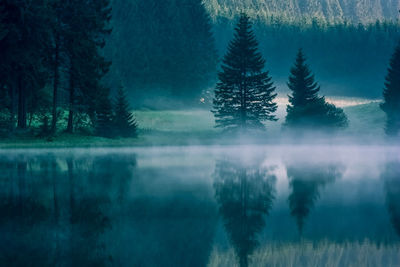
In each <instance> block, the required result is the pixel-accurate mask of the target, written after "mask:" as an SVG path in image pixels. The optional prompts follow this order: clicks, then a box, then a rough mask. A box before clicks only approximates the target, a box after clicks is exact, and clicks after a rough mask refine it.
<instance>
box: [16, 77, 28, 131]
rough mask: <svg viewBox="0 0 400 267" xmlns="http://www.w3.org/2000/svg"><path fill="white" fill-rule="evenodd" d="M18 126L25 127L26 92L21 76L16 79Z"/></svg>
mask: <svg viewBox="0 0 400 267" xmlns="http://www.w3.org/2000/svg"><path fill="white" fill-rule="evenodd" d="M18 128H20V129H26V128H27V124H26V92H25V87H24V86H23V84H22V81H21V78H19V81H18Z"/></svg>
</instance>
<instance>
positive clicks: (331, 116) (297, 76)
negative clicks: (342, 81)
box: [285, 49, 348, 129]
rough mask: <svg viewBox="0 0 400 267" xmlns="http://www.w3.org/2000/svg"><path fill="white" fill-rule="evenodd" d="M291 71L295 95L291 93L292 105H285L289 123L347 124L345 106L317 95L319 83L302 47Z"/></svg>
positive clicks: (300, 125) (303, 125)
mask: <svg viewBox="0 0 400 267" xmlns="http://www.w3.org/2000/svg"><path fill="white" fill-rule="evenodd" d="M290 72H291V76H290V77H289V82H288V84H287V85H288V87H289V89H290V90H291V91H292V95H289V105H288V106H287V109H286V110H287V115H286V122H285V125H286V126H288V127H295V128H304V129H307V128H311V127H313V128H317V129H324V128H340V127H346V126H347V124H348V121H347V117H346V115H345V114H344V112H343V110H342V109H340V108H337V107H335V106H334V105H333V104H329V103H327V102H326V101H325V97H320V96H319V95H318V93H319V91H320V87H319V85H318V84H317V83H316V82H315V78H314V75H313V74H312V73H311V71H310V69H309V67H308V65H307V64H306V59H305V57H304V55H303V52H302V50H301V49H300V50H299V52H298V54H297V58H296V63H295V65H294V67H293V68H292V69H291V71H290Z"/></svg>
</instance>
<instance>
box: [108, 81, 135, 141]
mask: <svg viewBox="0 0 400 267" xmlns="http://www.w3.org/2000/svg"><path fill="white" fill-rule="evenodd" d="M114 105H115V108H114V112H115V115H114V127H115V130H116V131H117V132H116V134H117V135H119V136H122V137H135V136H136V135H137V123H136V120H135V118H134V117H133V114H132V111H131V108H130V106H129V102H128V99H127V95H126V92H125V89H124V87H122V86H120V87H119V88H118V92H117V97H116V100H115V104H114Z"/></svg>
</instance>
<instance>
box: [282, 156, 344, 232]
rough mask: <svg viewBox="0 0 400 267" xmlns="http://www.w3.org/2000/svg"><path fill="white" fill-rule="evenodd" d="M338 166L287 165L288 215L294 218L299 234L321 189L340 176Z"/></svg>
mask: <svg viewBox="0 0 400 267" xmlns="http://www.w3.org/2000/svg"><path fill="white" fill-rule="evenodd" d="M342 173H343V170H342V167H341V166H340V165H334V164H332V165H323V164H319V165H301V164H299V165H288V167H287V175H288V178H289V186H290V188H291V194H290V195H289V199H288V201H289V207H290V213H291V215H292V216H293V217H295V218H296V223H297V227H298V230H299V233H300V234H302V232H303V228H304V223H305V220H306V218H307V216H308V215H309V214H310V212H311V210H312V209H313V208H314V206H315V203H316V201H317V200H318V199H319V197H320V191H321V188H322V187H324V186H325V185H326V184H328V183H332V182H334V181H335V180H336V179H338V178H340V177H341V176H342Z"/></svg>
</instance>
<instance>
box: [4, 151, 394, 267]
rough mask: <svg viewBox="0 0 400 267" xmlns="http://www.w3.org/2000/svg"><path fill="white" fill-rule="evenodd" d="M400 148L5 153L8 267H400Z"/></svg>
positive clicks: (5, 260) (5, 240)
mask: <svg viewBox="0 0 400 267" xmlns="http://www.w3.org/2000/svg"><path fill="white" fill-rule="evenodd" d="M398 152H399V147H389V146H372V145H371V146H345V145H341V146H328V145H326V146H324V145H320V146H305V145H303V146H302V145H298V146H284V145H279V146H221V147H219V146H203V147H202V146H198V147H149V148H113V149H111V148H110V149H40V150H35V149H30V150H23V149H21V150H1V151H0V209H1V210H0V212H1V213H0V214H1V216H0V234H1V237H2V238H1V239H0V265H1V266H351V265H352V266H400V153H398Z"/></svg>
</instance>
